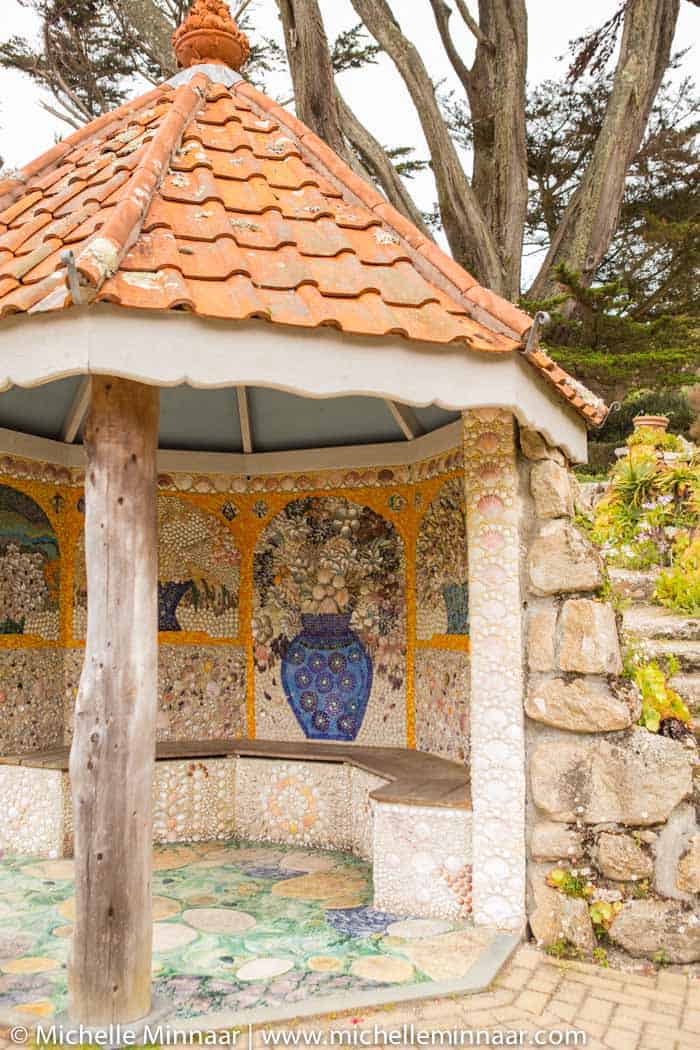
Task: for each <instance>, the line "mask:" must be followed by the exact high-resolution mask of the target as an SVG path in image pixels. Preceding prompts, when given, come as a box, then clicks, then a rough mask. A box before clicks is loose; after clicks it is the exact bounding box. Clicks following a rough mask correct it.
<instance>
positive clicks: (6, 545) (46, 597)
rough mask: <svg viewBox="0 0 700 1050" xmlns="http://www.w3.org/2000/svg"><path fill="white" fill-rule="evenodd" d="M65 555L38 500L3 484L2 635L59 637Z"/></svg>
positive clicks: (0, 507) (0, 489)
mask: <svg viewBox="0 0 700 1050" xmlns="http://www.w3.org/2000/svg"><path fill="white" fill-rule="evenodd" d="M60 570H61V561H60V552H59V547H58V539H57V537H56V533H55V532H54V530H53V527H52V525H51V522H50V521H49V519H48V517H47V516H46V514H45V512H44V511H43V510H42V509H41V507H40V506H39V504H38V503H37V502H36V500H33V499H32V498H31V496H29V495H27V494H26V493H24V492H21V491H19V490H18V489H16V488H12V487H11V486H9V485H0V635H17V634H21V635H27V636H33V637H35V638H41V639H45V640H47V641H56V640H57V639H58V636H59V601H58V594H59V586H60Z"/></svg>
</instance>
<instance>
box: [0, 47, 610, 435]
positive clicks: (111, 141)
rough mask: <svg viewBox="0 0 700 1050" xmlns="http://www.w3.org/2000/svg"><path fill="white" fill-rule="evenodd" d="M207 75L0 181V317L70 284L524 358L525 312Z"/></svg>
mask: <svg viewBox="0 0 700 1050" xmlns="http://www.w3.org/2000/svg"><path fill="white" fill-rule="evenodd" d="M214 68H216V67H214ZM218 68H222V67H218ZM211 72H212V66H206V65H205V66H194V67H193V68H192V69H190V70H188V71H187V75H186V76H184V75H183V74H181V75H180V77H179V78H175V80H176V84H175V85H172V84H165V85H163V86H162V87H160V88H157V89H154V90H153V91H150V92H149V93H148V94H147V95H144V96H143V97H141V98H140V99H137V100H136V101H134V102H132V103H129V104H128V105H126V106H122V107H121V108H120V109H118V110H116V111H114V112H113V113H111V114H107V115H106V116H103V117H100V118H99V119H98V120H96V121H94V122H93V123H92V124H90V125H89V126H88V127H86V128H84V129H81V130H80V131H78V132H76V133H75V134H73V135H71V136H69V137H68V138H67V139H65V140H64V141H63V142H61V143H59V144H58V145H57V146H54V147H53V149H51V150H50V151H49V152H48V153H46V154H44V155H43V156H42V157H40V158H38V160H36V161H34V162H33V163H32V164H30V165H28V166H27V167H25V168H24V169H22V171H20V172H19V173H16V174H14V175H11V176H10V177H8V178H6V179H4V180H1V181H0V317H3V316H6V315H9V314H13V313H18V312H29V313H32V312H38V311H41V312H43V311H49V310H57V309H63V308H66V307H69V306H71V305H72V304H73V303H74V296H73V294H72V291H71V288H72V290H73V292H75V298H78V299H79V300H80V303H81V304H82V305H86V304H89V303H92V302H94V301H97V302H109V303H114V304H117V305H119V306H123V307H128V308H130V309H148V310H172V309H186V310H190V311H193V312H194V313H196V314H198V315H200V316H204V317H215V318H223V319H226V320H230V321H240V320H247V319H250V318H260V319H263V320H265V321H268V322H272V323H275V324H282V325H292V326H299V327H305V328H317V327H319V326H330V327H334V328H337V329H340V330H342V331H344V332H347V333H351V334H357V335H367V336H374V337H376V336H384V335H400V336H403V337H405V338H406V339H409V340H419V341H421V342H427V343H433V344H438V345H444V346H453V345H454V344H457V345H463V346H465V347H469V348H470V349H471V350H476V351H483V352H488V353H514V352H518V353H520V352H525V350H524V348H525V344H526V338H527V334H528V332H530V330H531V328H532V325H533V321H532V319H531V318H530V317H529V316H528V315H527V314H525V313H523V311H521V310H519V309H517V308H516V307H515V306H513V305H512V304H510V303H508V302H506V301H505V300H503V299H501V298H500V297H499V296H497V295H494V294H493V293H492V292H490V291H488V290H487V289H485V288H482V287H481V286H480V285H479V284H478V283H477V282H476V281H475V280H474V278H473V277H471V276H470V275H469V274H468V273H467V272H466V271H465V270H463V269H462V268H461V267H460V266H458V265H457V264H456V263H455V262H454V261H453V260H452V259H450V258H449V257H448V256H447V255H446V254H444V253H443V252H442V251H440V249H439V248H438V247H437V246H436V245H435V244H434V243H433V242H431V241H429V240H428V239H427V238H426V237H424V236H423V235H422V234H421V233H420V232H419V231H418V230H417V229H416V228H415V227H414V226H413V225H411V223H409V222H408V220H406V219H405V218H404V217H403V216H402V215H400V214H399V213H398V212H397V211H396V210H395V209H394V208H392V207H391V205H389V204H388V203H387V202H386V201H385V199H384V198H383V197H382V196H381V195H380V194H379V193H378V192H377V190H376V189H375V188H374V187H372V186H370V185H368V184H367V183H365V182H364V181H363V180H362V179H361V178H359V177H358V176H357V175H356V174H355V173H354V172H353V171H351V170H350V168H348V167H347V166H346V165H345V164H344V163H343V162H342V161H341V160H340V159H339V158H338V157H337V156H336V155H335V154H334V153H333V152H332V151H331V150H330V149H329V148H328V147H327V146H326V145H325V144H324V143H323V142H322V141H321V140H320V139H319V138H318V137H317V136H316V135H314V134H313V132H311V131H310V130H309V129H308V128H307V127H306V126H305V125H304V124H302V123H301V122H300V121H298V120H297V119H296V118H295V117H293V116H292V115H291V114H289V113H288V112H287V111H286V110H284V109H282V108H281V107H280V106H279V105H277V104H276V103H274V102H273V101H272V100H270V99H269V98H267V97H266V96H265V95H263V94H261V93H260V92H258V91H257V90H256V89H255V88H253V87H252V86H251V85H250V84H248V83H247V82H246V81H244V80H243V79H240V78H237V77H236V75H235V74H233V73H230V71H228V70H227V71H226V72H227V74H229V75H228V76H227V77H217V76H214V77H212V76H211V75H210V74H211ZM217 80H222V81H228V83H226V82H217ZM177 81H180V83H177ZM67 251H69V252H72V253H73V256H74V259H75V264H76V267H77V272H78V275H79V280H78V281H76V280H74V281H73V282H71V280H70V272H69V267H68V265H67V260H66V255H65V253H66V252H67ZM525 357H526V359H527V360H528V361H529V362H530V363H531V364H532V366H533V367H534V368H535V369H536V370H537V371H538V373H539V374H540V375H541V376H543V378H544V379H545V380H546V381H547V382H548V383H549V384H551V385H552V386H554V387H555V388H556V389H557V390H558V391H559V393H560V394H561V395H562V396H563V397H564V398H565V399H566V400H567V401H568V402H569V403H570V404H571V405H573V406H574V408H576V409H577V410H578V411H579V412H580V413H581V414H582V415H583V416H584V417H585V418H586V420H587V421H588V422H589V423H590V424H592V425H600V424H601V423H602V421H603V420H604V419H605V417H606V415H607V409H606V407H605V405H604V404H603V403H602V401H600V400H599V399H597V398H594V397H593V395H592V394H590V393H589V392H588V391H587V390H586V389H585V388H584V387H582V386H581V384H579V383H577V382H576V381H575V380H573V379H572V378H571V377H570V376H568V375H567V373H565V372H564V371H563V370H562V369H560V368H558V366H556V365H555V364H554V362H553V361H551V359H550V358H549V357H547V355H546V354H545V353H544V352H543V351H541V350H539V349H535V350H533V351H531V352H525Z"/></svg>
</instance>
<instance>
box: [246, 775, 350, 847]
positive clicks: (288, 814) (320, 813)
mask: <svg viewBox="0 0 700 1050" xmlns="http://www.w3.org/2000/svg"><path fill="white" fill-rule="evenodd" d="M349 800H350V770H349V768H348V766H346V765H342V764H340V763H329V762H278V761H273V760H271V759H257V758H240V759H238V760H237V762H236V810H237V820H236V823H237V828H238V832H239V834H240V835H241V836H242V837H243V838H250V839H261V840H262V841H263V842H280V843H284V844H286V845H290V846H296V845H298V846H317V847H320V848H322V849H338V850H345V849H350V848H351V846H352V838H351V828H352V823H351V816H350V805H349Z"/></svg>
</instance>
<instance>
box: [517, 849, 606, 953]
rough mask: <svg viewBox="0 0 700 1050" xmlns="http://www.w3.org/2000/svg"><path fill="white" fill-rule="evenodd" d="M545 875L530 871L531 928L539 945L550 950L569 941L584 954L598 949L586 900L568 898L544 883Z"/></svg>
mask: <svg viewBox="0 0 700 1050" xmlns="http://www.w3.org/2000/svg"><path fill="white" fill-rule="evenodd" d="M545 878H546V876H545V872H543V871H537V870H534V869H533V870H531V871H530V887H531V891H532V904H533V906H532V907H531V909H530V916H529V918H530V926H531V928H532V933H533V935H534V937H535V939H536V940H537V943H538V944H540V945H543V946H545V947H547V946H548V945H550V944H555V943H556V942H557V941H568V942H569V943H570V944H573V945H575V946H576V947H577V948H579V949H581V951H584V952H591V951H593V949H594V947H595V936H594V934H593V926H592V925H591V920H590V918H589V915H588V905H587V904H586V902H585V901H584V900H581V899H578V898H574V897H566V896H565V895H564V894H563V893H559V891H558V890H554V889H552V888H551V887H550V886H548V885H547V883H546V881H545Z"/></svg>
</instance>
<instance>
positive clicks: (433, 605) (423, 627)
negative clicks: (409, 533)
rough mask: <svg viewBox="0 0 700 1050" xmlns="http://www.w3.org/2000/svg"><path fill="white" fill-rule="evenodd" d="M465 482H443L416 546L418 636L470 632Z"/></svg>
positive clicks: (428, 638)
mask: <svg viewBox="0 0 700 1050" xmlns="http://www.w3.org/2000/svg"><path fill="white" fill-rule="evenodd" d="M468 580H469V564H468V559H467V523H466V518H465V512H464V480H463V479H462V478H453V479H452V480H451V481H447V482H445V484H444V485H443V486H442V487H441V489H440V490H439V492H438V494H437V495H436V496H435V498H434V499H433V501H432V503H431V504H430V506H429V507H428V510H427V512H426V514H425V517H424V518H423V521H422V524H421V527H420V531H419V533H418V543H417V548H416V605H417V609H416V635H417V638H418V639H419V640H420V641H430V639H431V638H433V637H434V636H435V635H468V634H469V583H468Z"/></svg>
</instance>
